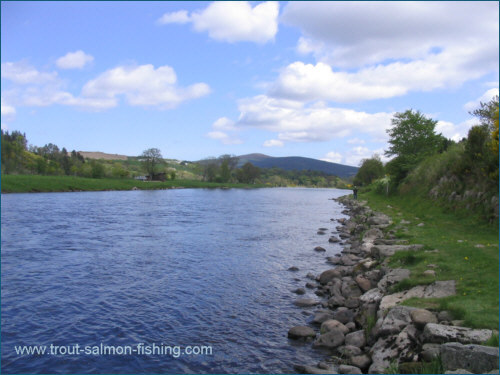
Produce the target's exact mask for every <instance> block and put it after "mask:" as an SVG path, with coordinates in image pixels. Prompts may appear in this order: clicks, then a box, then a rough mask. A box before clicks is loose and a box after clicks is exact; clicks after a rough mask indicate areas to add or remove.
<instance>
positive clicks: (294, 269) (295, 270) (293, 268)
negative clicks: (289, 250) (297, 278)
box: [288, 266, 299, 272]
mask: <svg viewBox="0 0 500 375" xmlns="http://www.w3.org/2000/svg"><path fill="white" fill-rule="evenodd" d="M298 270H299V267H295V266H292V267H290V268H289V269H288V271H292V272H297V271H298Z"/></svg>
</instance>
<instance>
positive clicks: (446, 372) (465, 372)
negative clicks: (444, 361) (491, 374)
mask: <svg viewBox="0 0 500 375" xmlns="http://www.w3.org/2000/svg"><path fill="white" fill-rule="evenodd" d="M444 373H445V374H473V373H472V372H469V371H467V370H464V369H463V368H459V369H458V370H455V371H445V372H444Z"/></svg>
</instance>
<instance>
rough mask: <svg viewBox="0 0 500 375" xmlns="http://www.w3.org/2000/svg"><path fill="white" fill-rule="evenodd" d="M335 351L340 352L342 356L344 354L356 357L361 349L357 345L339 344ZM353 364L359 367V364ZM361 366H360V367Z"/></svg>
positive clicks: (360, 352)
mask: <svg viewBox="0 0 500 375" xmlns="http://www.w3.org/2000/svg"><path fill="white" fill-rule="evenodd" d="M337 351H338V352H339V353H340V354H342V355H343V356H346V357H351V358H352V357H357V356H360V355H362V354H363V352H362V351H361V349H360V348H358V347H357V346H350V345H345V346H339V347H338V348H337ZM353 365H354V366H357V367H361V366H358V365H356V364H354V363H353ZM361 368H362V367H361Z"/></svg>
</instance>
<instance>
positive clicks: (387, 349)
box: [368, 338, 398, 374]
mask: <svg viewBox="0 0 500 375" xmlns="http://www.w3.org/2000/svg"><path fill="white" fill-rule="evenodd" d="M393 343H394V339H393V338H392V339H391V338H379V339H378V340H377V342H376V343H375V345H373V346H372V348H371V349H370V355H371V359H372V364H371V366H370V368H369V370H368V373H369V374H385V373H386V369H387V368H388V367H389V366H390V365H391V362H392V361H393V360H394V359H396V358H397V357H398V351H397V347H395V346H394V345H393Z"/></svg>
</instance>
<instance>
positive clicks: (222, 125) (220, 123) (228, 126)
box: [212, 117, 234, 130]
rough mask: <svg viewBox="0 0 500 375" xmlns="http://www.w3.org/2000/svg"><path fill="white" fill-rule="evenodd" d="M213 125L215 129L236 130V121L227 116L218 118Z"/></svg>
mask: <svg viewBox="0 0 500 375" xmlns="http://www.w3.org/2000/svg"><path fill="white" fill-rule="evenodd" d="M212 126H213V128H214V129H219V130H234V121H233V120H230V119H228V118H227V117H221V118H219V119H217V120H216V121H215V122H214V123H213V125H212Z"/></svg>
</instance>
